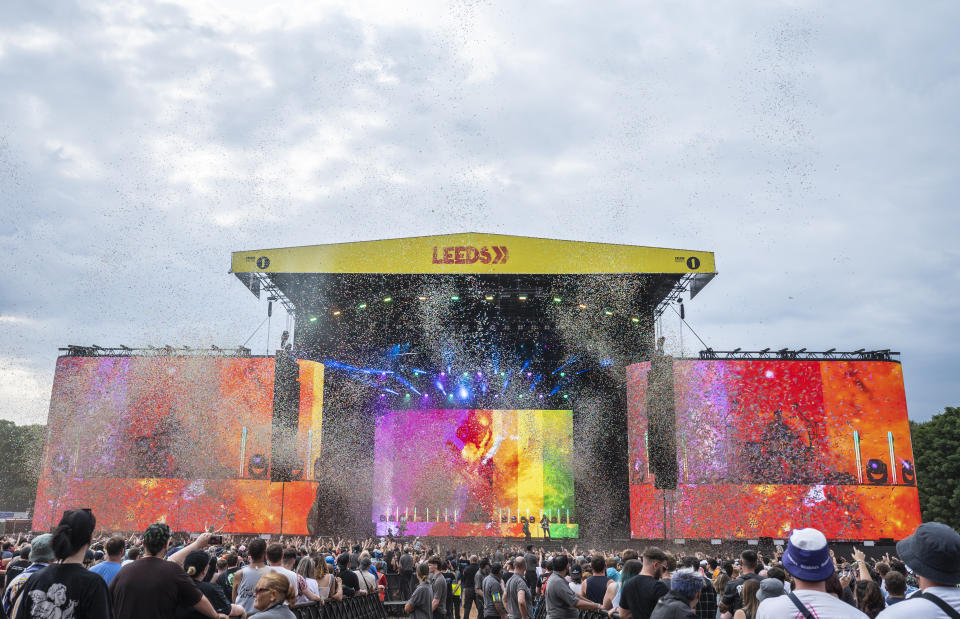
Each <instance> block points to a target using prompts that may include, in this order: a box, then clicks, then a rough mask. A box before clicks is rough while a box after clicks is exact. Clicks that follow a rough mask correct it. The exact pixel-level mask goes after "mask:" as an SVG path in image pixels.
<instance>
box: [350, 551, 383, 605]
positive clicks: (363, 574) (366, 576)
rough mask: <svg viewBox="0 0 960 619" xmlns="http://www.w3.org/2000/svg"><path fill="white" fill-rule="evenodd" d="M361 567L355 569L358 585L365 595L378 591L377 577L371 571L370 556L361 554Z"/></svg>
mask: <svg viewBox="0 0 960 619" xmlns="http://www.w3.org/2000/svg"><path fill="white" fill-rule="evenodd" d="M359 561H360V562H359V569H357V570H355V571H354V574H356V575H357V585H358V587H359V590H360V591H363V594H364V595H374V594H376V593H377V592H378V588H377V587H378V586H377V577H376V576H374V575H373V574H372V573H371V572H370V556H369V555H367V556H361V558H360V559H359Z"/></svg>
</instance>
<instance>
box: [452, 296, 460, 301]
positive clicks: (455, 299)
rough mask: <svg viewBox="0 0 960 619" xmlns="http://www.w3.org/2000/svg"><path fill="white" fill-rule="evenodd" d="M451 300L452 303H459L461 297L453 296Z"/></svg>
mask: <svg viewBox="0 0 960 619" xmlns="http://www.w3.org/2000/svg"><path fill="white" fill-rule="evenodd" d="M450 300H451V301H459V300H460V297H459V296H457V295H453V296H452V297H450Z"/></svg>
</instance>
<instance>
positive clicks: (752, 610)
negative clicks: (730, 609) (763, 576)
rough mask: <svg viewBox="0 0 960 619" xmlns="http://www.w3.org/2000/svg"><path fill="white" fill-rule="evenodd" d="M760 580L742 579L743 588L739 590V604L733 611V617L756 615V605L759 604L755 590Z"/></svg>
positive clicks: (739, 618) (751, 618)
mask: <svg viewBox="0 0 960 619" xmlns="http://www.w3.org/2000/svg"><path fill="white" fill-rule="evenodd" d="M762 582H763V581H762V580H757V579H756V578H751V579H749V580H745V581H744V583H743V589H741V590H740V604H741V605H740V608H738V609H737V610H736V611H734V613H733V619H754V617H756V616H757V606H758V605H759V604H760V602H759V601H758V600H757V592H758V591H759V590H760V584H761V583H762Z"/></svg>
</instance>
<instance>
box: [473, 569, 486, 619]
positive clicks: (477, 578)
mask: <svg viewBox="0 0 960 619" xmlns="http://www.w3.org/2000/svg"><path fill="white" fill-rule="evenodd" d="M489 575H490V560H489V559H487V558H486V557H483V558H482V559H480V568H479V569H478V570H477V573H476V574H475V575H474V576H473V588H474V589H476V591H477V597H476V599H475V600H474V601H475V602H476V604H477V619H482V618H483V617H484V602H485V600H484V599H483V581H484V579H486V577H487V576H489Z"/></svg>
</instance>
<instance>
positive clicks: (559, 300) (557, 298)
mask: <svg viewBox="0 0 960 619" xmlns="http://www.w3.org/2000/svg"><path fill="white" fill-rule="evenodd" d="M553 302H554V303H563V299H561V298H560V297H553Z"/></svg>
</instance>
